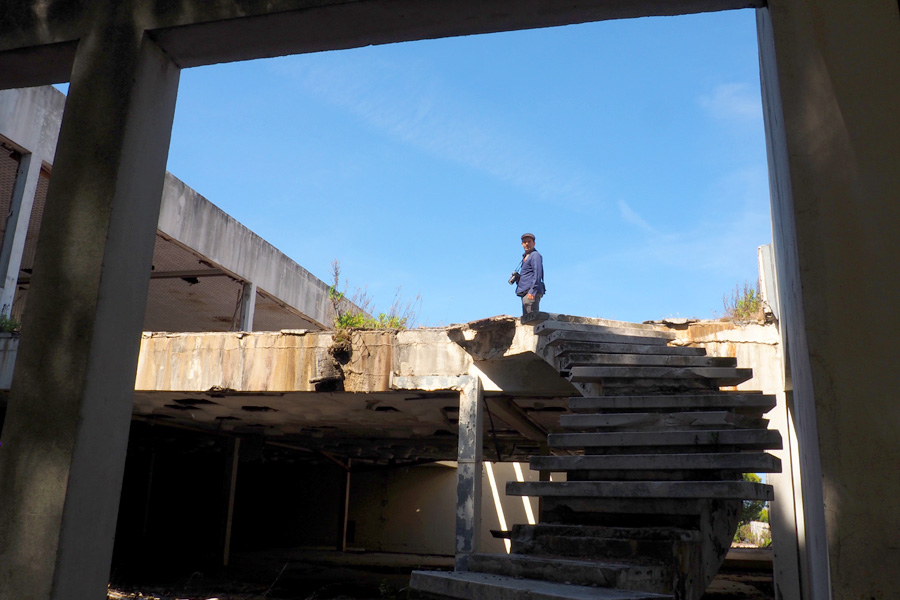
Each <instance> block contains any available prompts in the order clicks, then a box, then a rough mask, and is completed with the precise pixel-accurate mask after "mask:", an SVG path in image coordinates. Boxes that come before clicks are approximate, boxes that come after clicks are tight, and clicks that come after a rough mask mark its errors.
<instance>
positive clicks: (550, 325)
mask: <svg viewBox="0 0 900 600" xmlns="http://www.w3.org/2000/svg"><path fill="white" fill-rule="evenodd" d="M557 331H558V332H579V333H591V334H594V333H612V334H616V335H628V336H636V337H647V338H658V339H662V340H666V341H667V342H668V341H671V340H674V339H675V338H676V337H677V336H676V335H675V333H674V332H672V331H667V330H660V329H652V328H651V329H648V328H646V327H642V328H638V327H633V326H632V325H631V324H629V323H624V324H620V325H601V324H593V323H571V322H566V321H544V322H543V323H541V324H539V325H535V327H534V333H535V334H536V335H540V336H545V335H550V334H551V333H554V332H557Z"/></svg>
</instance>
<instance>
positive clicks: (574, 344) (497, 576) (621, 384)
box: [410, 313, 781, 600]
mask: <svg viewBox="0 0 900 600" xmlns="http://www.w3.org/2000/svg"><path fill="white" fill-rule="evenodd" d="M531 322H532V323H533V324H534V330H535V333H537V334H538V335H539V336H541V339H542V340H543V343H542V344H541V345H540V346H539V351H542V352H543V355H544V358H545V359H546V360H548V362H550V363H551V364H552V365H553V366H554V367H555V368H557V369H558V370H559V372H560V375H561V376H564V377H567V378H568V379H569V381H571V382H572V383H573V384H575V386H576V387H577V388H578V389H580V390H581V391H582V393H583V394H585V395H584V396H582V397H576V398H571V399H570V400H569V408H570V410H571V412H572V413H574V414H566V415H563V416H562V417H561V420H560V425H561V427H562V429H564V430H565V432H564V433H555V434H550V435H549V437H548V444H549V447H550V449H551V452H552V454H551V455H548V456H535V457H532V458H531V461H530V462H531V469H532V470H536V471H540V472H541V474H542V478H541V479H542V480H541V481H537V482H526V483H516V482H511V483H508V484H507V488H506V493H507V494H510V495H516V496H536V497H539V498H540V499H541V508H540V522H539V524H537V525H515V526H513V528H512V531H511V532H510V538H511V543H512V549H511V553H510V554H509V555H506V554H475V555H472V556H471V557H470V558H469V561H468V569H469V570H468V571H465V572H454V573H435V572H415V573H413V577H412V580H411V585H410V587H411V590H412V594H411V597H418V598H431V599H447V598H466V599H482V598H483V599H498V600H505V599H519V598H528V599H529V600H562V599H575V598H578V599H588V598H592V599H599V598H617V599H640V598H676V599H678V600H696V599H698V598H700V597H701V596H702V595H703V592H704V590H705V589H706V587H707V586H708V585H709V583H710V581H711V580H712V578H713V577H714V576H715V574H716V572H717V571H718V569H719V567H720V566H721V564H722V561H723V560H724V558H725V554H726V553H727V551H728V548H729V546H730V544H731V540H732V538H733V536H734V533H735V530H736V528H737V524H738V520H739V516H740V509H741V504H742V501H743V500H772V499H773V498H772V490H771V487H770V486H767V485H764V484H758V483H752V482H747V481H743V480H742V474H743V473H764V472H777V471H779V470H780V468H781V465H780V461H779V460H778V459H777V458H775V457H773V456H771V455H769V454H766V453H765V452H764V451H765V450H767V449H777V448H780V447H781V438H780V435H779V434H778V432H777V431H770V430H768V429H767V428H766V425H767V421H766V420H765V419H763V418H762V415H763V414H765V413H766V412H767V411H768V410H770V409H771V408H773V407H774V405H775V398H774V396H767V395H763V394H761V393H754V392H733V391H720V388H721V387H725V386H734V385H737V384H739V383H741V382H744V381H747V380H748V379H750V377H751V376H752V373H751V370H750V369H746V368H737V365H736V361H735V359H733V358H716V357H708V356H706V352H705V350H703V349H702V348H690V347H680V346H675V345H670V342H671V341H672V340H673V339H674V337H675V336H674V335H673V334H671V333H670V332H667V331H661V330H659V329H657V328H654V327H652V326H648V325H636V324H629V323H621V322H611V321H601V320H598V319H585V318H579V317H568V316H564V315H552V316H551V315H546V314H544V313H540V314H539V315H538V316H537V318H535V319H533V320H532V321H531ZM550 473H553V474H554V475H553V478H554V479H556V480H555V481H549V477H548V475H549V474H550ZM562 474H565V477H563V476H562ZM563 479H564V480H563Z"/></svg>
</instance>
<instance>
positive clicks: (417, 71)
mask: <svg viewBox="0 0 900 600" xmlns="http://www.w3.org/2000/svg"><path fill="white" fill-rule="evenodd" d="M168 169H169V171H171V172H172V173H173V174H174V175H175V176H177V177H179V178H180V179H182V180H183V181H185V182H186V183H187V184H188V185H190V186H191V187H193V188H194V189H196V190H197V191H198V192H200V193H201V194H203V195H204V196H206V197H207V198H208V199H209V200H211V201H212V202H213V203H215V204H217V205H218V206H220V207H221V208H222V209H224V210H225V211H226V212H228V213H230V214H232V215H233V216H235V217H236V218H237V219H238V220H240V221H241V222H243V223H244V224H245V225H247V226H248V227H249V228H250V229H252V230H253V231H255V232H256V233H258V234H259V235H261V236H262V237H263V238H265V239H267V240H268V241H269V242H271V243H272V244H274V245H275V246H276V247H278V248H279V249H280V250H282V251H283V252H284V253H285V254H287V255H288V256H290V257H291V258H293V259H294V260H296V261H297V262H298V263H299V264H301V265H303V266H304V267H305V268H306V269H308V270H309V271H311V272H312V273H313V274H314V275H316V276H318V277H319V278H321V279H324V280H326V281H327V280H328V279H329V268H330V264H331V261H332V260H333V259H338V260H339V261H340V262H341V265H342V271H343V277H344V278H346V279H348V280H349V287H350V290H351V291H352V290H353V289H354V288H356V287H366V288H367V289H368V292H369V294H370V296H372V297H373V299H374V301H375V303H376V307H377V308H381V309H386V308H387V307H388V306H389V305H390V304H391V302H392V300H393V298H394V295H395V293H396V291H397V288H398V286H399V287H400V288H401V294H402V296H403V297H404V298H407V299H411V298H414V297H415V296H416V295H417V294H418V295H420V296H421V310H420V313H419V319H418V323H419V324H423V325H447V324H450V323H458V322H465V321H472V320H476V319H480V318H484V317H489V316H493V315H498V314H512V315H517V314H519V313H520V312H521V307H520V303H519V300H518V298H516V297H515V295H514V293H513V290H512V287H511V286H509V285H507V283H506V280H507V278H508V277H509V274H510V272H511V271H512V269H513V268H514V267H515V266H516V265H517V264H518V261H519V258H520V255H521V246H520V243H519V237H520V235H521V234H522V233H523V232H525V231H530V232H533V233H535V234H536V236H537V248H538V250H540V251H541V253H542V254H543V255H544V262H545V269H546V283H547V288H548V292H547V295H546V296H545V298H544V300H543V301H542V305H541V307H542V309H543V310H547V311H550V312H560V313H566V314H576V315H584V316H591V317H604V318H611V319H621V320H627V321H637V322H640V321H643V320H646V319H658V318H663V317H672V316H674V317H677V316H681V317H700V318H704V317H713V316H714V313H718V314H721V313H722V312H723V308H722V296H723V294H725V293H727V292H729V291H730V290H732V289H733V288H734V286H735V285H737V284H743V283H744V282H745V281H749V282H754V281H755V280H756V277H757V274H756V270H757V267H756V248H757V246H759V245H762V244H767V243H769V242H770V241H771V224H770V216H769V201H768V182H767V171H766V155H765V139H764V134H763V123H762V110H761V105H760V92H759V70H758V62H757V49H756V29H755V20H754V13H753V11H750V10H744V11H729V12H722V13H714V14H706V15H696V16H688V17H676V18H672V17H667V18H653V19H635V20H626V21H614V22H604V23H594V24H586V25H577V26H569V27H562V28H553V29H541V30H534V31H523V32H512V33H504V34H493V35H483V36H469V37H462V38H451V39H444V40H431V41H423V42H414V43H405V44H392V45H386V46H377V47H368V48H360V49H354V50H346V51H339V52H327V53H319V54H311V55H302V56H293V57H285V58H278V59H270V60H264V61H252V62H246V63H235V64H229V65H217V66H212V67H204V68H197V69H189V70H186V71H184V72H183V73H182V77H181V85H180V88H179V96H178V105H177V109H176V117H175V128H174V131H173V135H172V145H171V150H170V153H169V165H168Z"/></svg>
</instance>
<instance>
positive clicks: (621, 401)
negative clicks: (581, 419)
mask: <svg viewBox="0 0 900 600" xmlns="http://www.w3.org/2000/svg"><path fill="white" fill-rule="evenodd" d="M723 408H728V409H735V410H736V411H737V412H739V413H740V414H749V415H754V414H764V413H766V412H768V411H769V410H771V409H773V408H775V396H774V395H771V394H761V393H759V392H715V393H709V394H666V395H658V396H643V395H641V396H592V397H573V398H569V410H571V411H572V412H577V413H584V412H594V411H625V412H637V411H652V410H664V411H671V410H692V409H693V410H699V409H723Z"/></svg>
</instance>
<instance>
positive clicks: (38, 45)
mask: <svg viewBox="0 0 900 600" xmlns="http://www.w3.org/2000/svg"><path fill="white" fill-rule="evenodd" d="M73 4H75V3H73ZM134 4H135V5H137V7H136V8H135V10H134V12H133V14H130V13H129V11H125V10H121V6H120V3H119V2H117V1H115V0H94V1H93V2H90V3H84V4H81V5H78V4H75V5H74V6H71V7H69V9H68V10H53V11H51V10H47V9H46V8H45V6H44V2H42V1H41V0H31V1H26V2H16V3H13V4H12V5H11V6H8V7H4V15H3V16H4V18H3V20H2V22H0V73H6V75H7V77H6V78H0V87H3V86H4V82H3V79H7V80H8V81H9V82H11V84H12V85H15V86H21V85H40V84H44V83H54V82H58V81H60V79H59V78H60V77H61V76H64V75H65V74H66V73H67V72H68V69H67V68H66V67H67V66H68V65H71V60H72V56H73V55H74V51H73V45H74V44H75V43H76V42H77V41H78V40H79V39H82V38H84V37H85V35H86V34H87V31H89V29H90V27H91V26H92V21H93V20H95V19H97V18H102V17H108V16H109V15H118V17H119V19H120V20H124V21H127V23H128V25H129V26H130V25H131V24H133V23H136V24H137V25H138V26H139V27H141V28H143V29H145V30H148V31H152V36H153V38H154V39H155V40H156V42H157V43H158V44H159V45H160V47H162V48H163V49H164V50H165V51H166V53H167V54H168V55H169V56H170V57H171V59H172V60H173V61H175V63H176V64H177V65H179V66H180V67H193V66H199V65H207V64H213V63H220V62H230V61H236V60H249V59H254V58H264V57H272V56H282V55H286V54H299V53H306V52H317V51H323V50H335V49H341V48H355V47H360V46H366V45H371V44H387V43H393V42H401V41H410V40H421V39H432V38H439V37H451V36H458V35H471V34H476V33H492V32H497V31H512V30H518V29H532V28H536V27H551V26H557V25H570V24H573V23H585V22H589V21H601V20H607V19H625V18H633V17H644V16H671V15H680V14H691V13H699V12H710V11H719V10H728V9H737V8H753V7H760V6H763V5H765V2H764V0H582V1H580V2H575V3H559V2H556V1H555V0H527V1H520V2H516V3H510V2H508V1H507V0H455V1H452V2H443V1H440V0H431V1H430V2H423V1H422V0H399V1H398V0H393V1H387V0H364V1H357V2H349V3H348V2H340V1H338V0H319V1H313V2H311V1H309V0H275V1H272V2H266V3H259V2H224V1H217V2H207V1H205V0H193V1H189V0H185V1H183V2H178V3H166V2H163V3H160V2H155V3H150V2H146V3H141V2H135V3H134ZM235 40H240V43H235ZM23 65H25V66H26V68H22V66H23ZM7 85H9V84H7Z"/></svg>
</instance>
